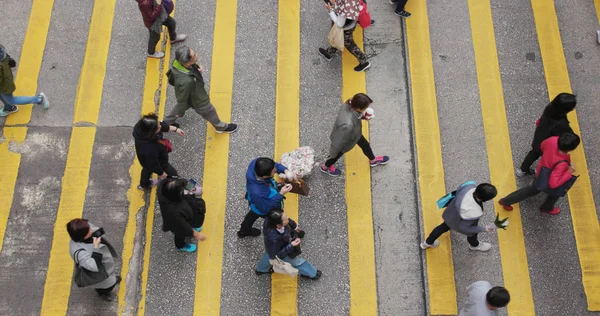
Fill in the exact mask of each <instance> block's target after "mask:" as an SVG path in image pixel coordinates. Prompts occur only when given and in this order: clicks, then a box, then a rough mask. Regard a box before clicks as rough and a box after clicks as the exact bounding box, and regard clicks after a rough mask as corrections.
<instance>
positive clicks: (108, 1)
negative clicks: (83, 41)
mask: <svg viewBox="0 0 600 316" xmlns="http://www.w3.org/2000/svg"><path fill="white" fill-rule="evenodd" d="M115 2H116V0H103V1H94V11H93V13H92V19H91V22H90V31H89V34H88V42H87V46H86V48H85V52H86V53H85V57H84V59H83V65H82V67H81V75H80V77H79V85H78V86H77V94H76V96H75V104H77V106H76V107H75V113H74V118H73V122H74V123H78V122H89V123H92V124H94V125H96V124H97V123H98V112H99V111H100V104H101V102H102V88H103V86H104V77H105V75H106V61H107V59H108V49H109V47H110V38H111V35H112V25H113V17H114V15H115ZM89 39H92V40H89Z"/></svg>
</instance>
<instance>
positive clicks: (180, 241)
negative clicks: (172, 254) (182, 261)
mask: <svg viewBox="0 0 600 316" xmlns="http://www.w3.org/2000/svg"><path fill="white" fill-rule="evenodd" d="M173 237H174V238H173V240H174V241H175V247H177V249H181V248H183V247H185V237H181V236H177V235H175V234H174V235H173Z"/></svg>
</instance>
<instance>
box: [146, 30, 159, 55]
mask: <svg viewBox="0 0 600 316" xmlns="http://www.w3.org/2000/svg"><path fill="white" fill-rule="evenodd" d="M148 31H149V32H150V37H149V38H148V55H153V54H154V52H155V51H156V44H158V41H159V40H160V34H159V33H156V32H154V31H152V30H151V29H148Z"/></svg>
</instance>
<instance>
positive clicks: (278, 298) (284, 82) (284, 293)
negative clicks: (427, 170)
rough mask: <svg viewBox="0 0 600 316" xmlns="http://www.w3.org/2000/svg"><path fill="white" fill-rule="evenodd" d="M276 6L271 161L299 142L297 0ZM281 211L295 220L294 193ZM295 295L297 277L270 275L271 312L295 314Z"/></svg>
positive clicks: (296, 205)
mask: <svg viewBox="0 0 600 316" xmlns="http://www.w3.org/2000/svg"><path fill="white" fill-rule="evenodd" d="M278 7H279V21H278V23H277V90H276V99H275V156H274V158H275V160H278V159H279V158H280V157H281V155H283V154H284V153H285V152H289V151H293V150H295V149H296V148H297V147H298V146H299V143H300V122H299V115H300V0H279V6H278ZM285 212H286V213H287V214H288V216H289V217H290V218H292V219H294V220H298V195H296V194H288V195H286V200H285ZM298 223H299V225H300V222H298ZM297 296H298V279H297V278H291V277H289V276H286V275H281V274H272V276H271V315H297V314H298V304H297Z"/></svg>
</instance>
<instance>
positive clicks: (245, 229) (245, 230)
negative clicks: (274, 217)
mask: <svg viewBox="0 0 600 316" xmlns="http://www.w3.org/2000/svg"><path fill="white" fill-rule="evenodd" d="M260 217H262V216H260V215H258V214H256V213H254V212H253V211H252V210H249V211H248V214H246V217H244V221H242V225H241V227H240V233H242V234H245V235H247V234H250V232H252V225H254V222H256V220H257V219H259V218H260Z"/></svg>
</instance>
